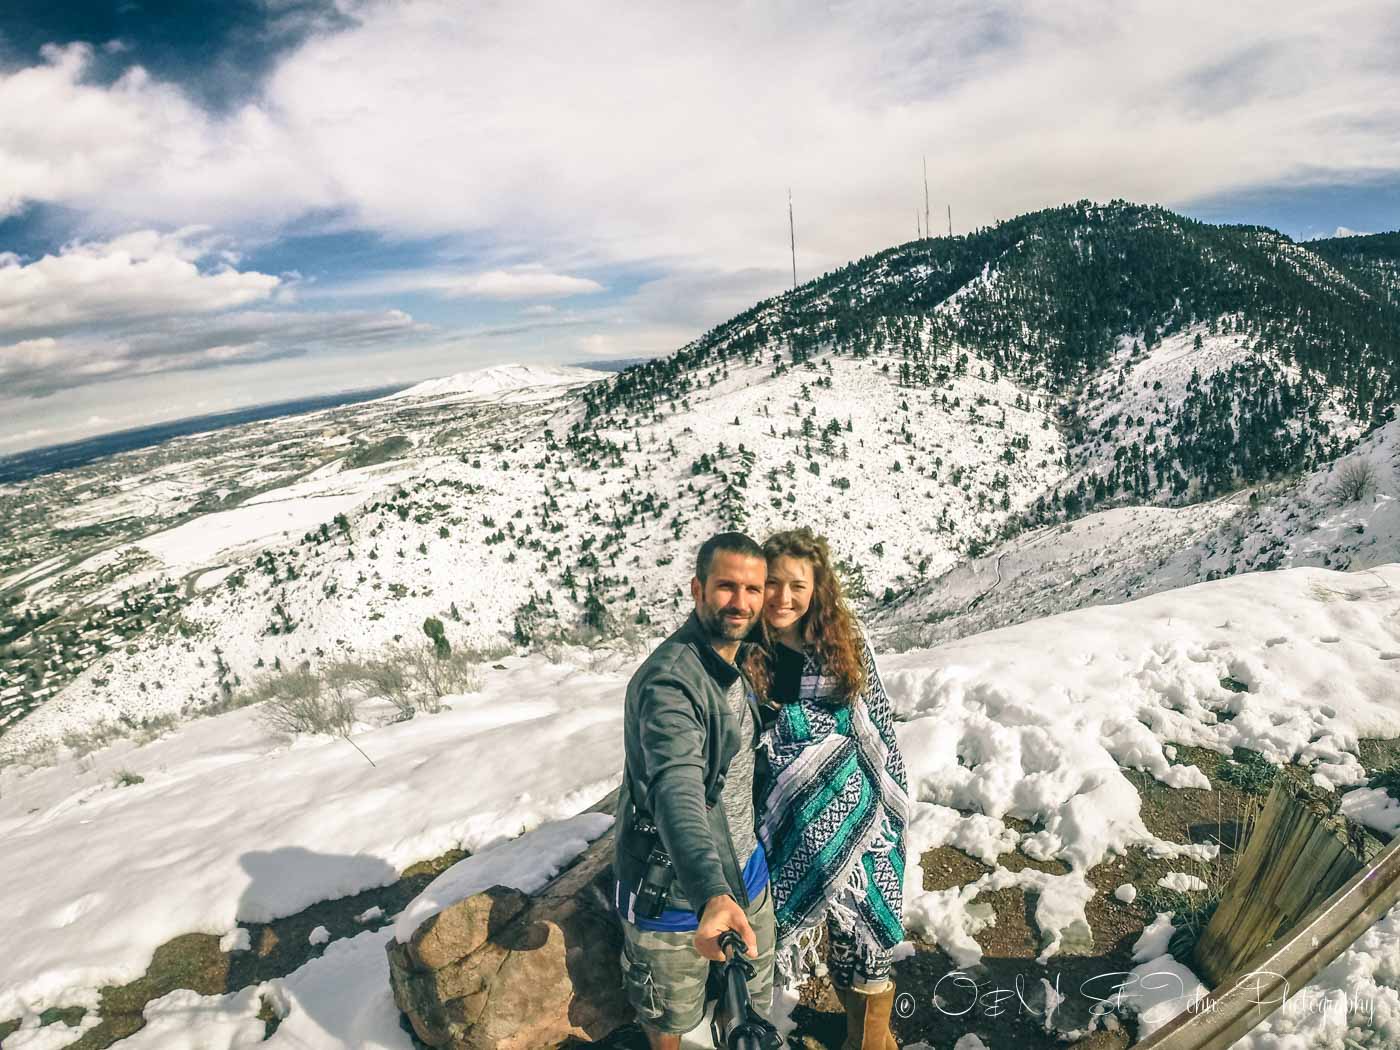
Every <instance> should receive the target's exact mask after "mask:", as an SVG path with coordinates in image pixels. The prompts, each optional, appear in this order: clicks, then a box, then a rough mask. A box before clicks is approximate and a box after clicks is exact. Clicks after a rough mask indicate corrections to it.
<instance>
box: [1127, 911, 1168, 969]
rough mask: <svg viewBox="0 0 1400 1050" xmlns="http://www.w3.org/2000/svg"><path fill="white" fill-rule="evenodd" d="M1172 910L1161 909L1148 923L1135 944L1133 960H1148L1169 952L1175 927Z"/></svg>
mask: <svg viewBox="0 0 1400 1050" xmlns="http://www.w3.org/2000/svg"><path fill="white" fill-rule="evenodd" d="M1172 914H1173V913H1172V912H1169V911H1159V912H1158V913H1157V917H1156V918H1155V919H1153V920H1152V921H1151V922H1150V923H1148V924H1147V927H1146V928H1145V929H1144V930H1143V931H1142V933H1141V935H1139V937H1138V939H1137V941H1136V943H1134V945H1133V962H1146V961H1147V960H1149V959H1156V958H1158V957H1160V956H1163V955H1165V954H1166V953H1167V945H1168V944H1169V943H1171V939H1172V933H1173V932H1174V927H1173V926H1172Z"/></svg>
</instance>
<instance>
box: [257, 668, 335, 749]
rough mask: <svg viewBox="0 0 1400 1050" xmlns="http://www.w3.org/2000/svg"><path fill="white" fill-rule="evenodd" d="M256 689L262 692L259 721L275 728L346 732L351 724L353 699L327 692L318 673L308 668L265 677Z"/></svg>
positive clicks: (291, 730) (294, 731) (295, 730)
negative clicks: (263, 695) (273, 676)
mask: <svg viewBox="0 0 1400 1050" xmlns="http://www.w3.org/2000/svg"><path fill="white" fill-rule="evenodd" d="M259 691H260V692H263V693H264V694H265V695H266V700H265V701H264V703H263V709H262V718H263V721H264V722H265V723H266V724H267V726H268V727H269V728H271V729H275V730H277V731H279V732H283V733H329V734H331V735H332V736H349V735H350V730H351V729H353V728H354V726H355V705H354V702H353V701H350V700H346V699H343V698H341V697H337V696H336V695H335V694H334V693H332V694H329V695H328V694H327V693H326V691H325V689H324V682H323V681H322V680H321V676H320V675H318V674H316V673H315V672H314V671H312V670H310V669H309V668H306V667H301V668H298V669H297V670H295V671H288V672H287V673H286V674H283V675H280V676H279V677H276V678H271V679H268V680H267V681H266V682H264V683H263V685H262V686H261V687H260V690H259Z"/></svg>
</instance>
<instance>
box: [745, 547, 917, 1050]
mask: <svg viewBox="0 0 1400 1050" xmlns="http://www.w3.org/2000/svg"><path fill="white" fill-rule="evenodd" d="M763 553H764V555H765V556H766V557H767V559H768V576H767V583H766V587H765V594H764V606H763V626H764V632H763V633H764V634H765V635H766V638H765V639H764V640H763V642H762V644H761V645H759V646H755V647H754V648H753V650H752V651H751V653H750V656H749V658H748V661H747V664H746V670H747V671H748V672H749V676H750V678H751V679H752V680H753V682H754V685H755V688H756V690H757V692H758V694H759V696H760V697H763V698H764V699H765V701H766V705H767V709H766V711H765V723H766V728H765V730H764V734H763V751H764V754H765V756H766V758H767V765H768V769H767V771H766V773H765V774H764V777H763V785H762V786H761V788H760V792H761V793H760V796H759V799H760V804H761V806H762V810H761V812H760V817H759V838H760V840H761V841H762V843H763V846H764V850H765V852H766V854H767V857H768V866H769V870H770V872H771V877H772V882H771V887H772V891H773V903H774V908H775V914H776V919H777V933H778V949H777V950H778V968H779V970H780V971H781V972H782V973H783V975H784V976H785V977H787V978H789V979H791V978H793V977H795V976H796V975H797V971H798V970H799V969H800V968H801V967H803V966H807V965H815V964H816V962H817V952H816V943H817V939H818V937H819V936H820V931H821V929H822V928H823V927H825V929H826V931H827V938H828V945H829V952H828V959H829V961H828V972H829V973H830V975H831V982H832V985H833V986H834V987H835V989H836V994H837V996H838V998H840V1000H841V1002H842V1004H843V1005H844V1006H845V1008H846V1020H847V1035H846V1042H845V1044H844V1048H843V1050H855V1048H857V1047H865V1048H871V1050H893V1048H894V1047H895V1046H896V1043H895V1041H894V1037H893V1036H892V1035H891V1034H890V1030H889V1016H890V1008H891V1006H892V1005H893V1003H894V984H893V982H892V981H891V980H890V961H891V959H890V953H891V950H892V949H893V948H894V946H895V945H896V944H898V943H899V942H900V941H901V940H903V939H904V925H903V921H902V919H901V911H902V907H903V892H902V891H903V882H904V831H905V825H906V823H907V822H908V816H909V800H908V788H907V784H906V781H905V775H904V760H903V758H902V757H901V756H900V753H899V745H898V743H897V742H896V740H895V735H894V725H893V721H892V719H891V716H890V703H889V698H888V697H887V696H886V695H885V691H884V688H883V687H882V686H881V684H880V678H879V675H878V674H877V672H876V669H875V658H874V655H873V654H872V653H871V651H870V646H869V644H868V643H867V642H866V640H865V638H864V636H863V635H862V633H861V631H860V628H859V627H858V625H857V624H856V621H855V618H854V617H853V616H852V614H851V611H850V609H849V608H848V607H847V605H846V602H845V599H844V598H843V597H842V594H841V583H840V581H839V580H838V579H837V577H836V574H835V572H834V571H832V567H831V555H830V552H829V551H828V549H827V545H826V541H825V540H824V539H822V538H821V537H819V536H816V535H814V534H813V533H812V531H811V530H810V529H806V528H802V529H793V530H791V531H787V532H779V533H777V534H776V535H774V536H770V537H769V539H768V541H767V542H766V543H765V544H764V545H763Z"/></svg>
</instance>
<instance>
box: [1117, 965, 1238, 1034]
mask: <svg viewBox="0 0 1400 1050" xmlns="http://www.w3.org/2000/svg"><path fill="white" fill-rule="evenodd" d="M1207 993H1208V989H1207V988H1206V986H1205V985H1203V984H1202V983H1201V982H1200V981H1199V980H1198V979H1197V977H1196V975H1195V974H1193V973H1192V972H1191V971H1190V970H1189V969H1187V968H1186V967H1185V966H1182V965H1181V963H1179V962H1177V961H1176V960H1175V959H1173V958H1172V957H1171V956H1170V955H1161V956H1158V957H1157V958H1154V959H1149V960H1148V961H1147V962H1144V963H1142V964H1141V965H1139V966H1135V967H1133V969H1132V970H1130V971H1129V972H1128V975H1127V976H1126V977H1125V978H1124V979H1123V981H1122V983H1121V985H1120V986H1119V988H1118V990H1117V991H1116V992H1115V993H1114V995H1113V997H1112V999H1111V1000H1110V1001H1111V1002H1112V1003H1113V1004H1114V1005H1115V1006H1121V1007H1123V1008H1124V1009H1126V1010H1130V1011H1132V1012H1135V1013H1136V1014H1137V1015H1138V1039H1139V1040H1142V1039H1146V1038H1147V1037H1148V1036H1150V1035H1151V1034H1152V1033H1153V1032H1155V1031H1156V1030H1157V1029H1159V1028H1161V1027H1162V1026H1163V1025H1164V1024H1166V1023H1167V1022H1168V1021H1170V1020H1171V1019H1172V1018H1173V1017H1175V1016H1176V1015H1177V1014H1179V1013H1181V1011H1183V1010H1187V1009H1190V1008H1191V1007H1192V1006H1193V1005H1194V1004H1196V1003H1198V1002H1200V1001H1201V999H1203V998H1204V997H1205V996H1206V994H1207ZM1236 1045H1238V1044H1236Z"/></svg>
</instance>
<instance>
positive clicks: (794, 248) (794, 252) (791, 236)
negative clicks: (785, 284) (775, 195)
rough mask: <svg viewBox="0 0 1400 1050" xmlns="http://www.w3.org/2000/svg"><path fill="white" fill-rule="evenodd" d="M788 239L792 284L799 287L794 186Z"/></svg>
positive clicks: (789, 194) (790, 198)
mask: <svg viewBox="0 0 1400 1050" xmlns="http://www.w3.org/2000/svg"><path fill="white" fill-rule="evenodd" d="M788 239H789V241H790V242H791V244H792V286H793V287H794V288H796V287H797V226H796V224H794V223H793V221H792V187H791V186H789V187H788Z"/></svg>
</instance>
